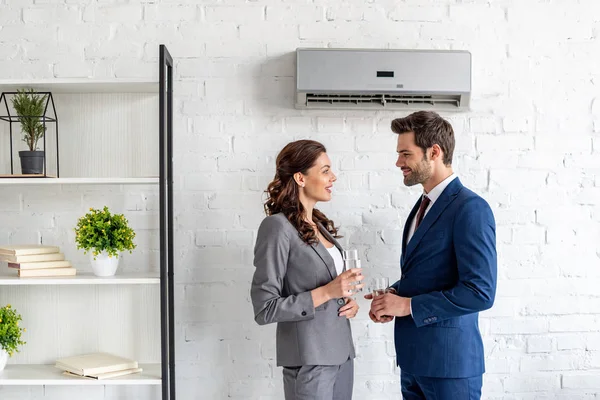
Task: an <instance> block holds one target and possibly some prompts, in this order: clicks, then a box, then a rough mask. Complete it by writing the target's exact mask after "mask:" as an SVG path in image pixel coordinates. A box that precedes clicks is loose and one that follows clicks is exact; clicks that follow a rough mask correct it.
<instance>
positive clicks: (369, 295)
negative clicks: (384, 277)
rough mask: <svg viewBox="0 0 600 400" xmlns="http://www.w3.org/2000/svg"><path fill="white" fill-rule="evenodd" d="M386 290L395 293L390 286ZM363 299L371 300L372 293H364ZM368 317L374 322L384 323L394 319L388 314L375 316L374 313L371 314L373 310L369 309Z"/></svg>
mask: <svg viewBox="0 0 600 400" xmlns="http://www.w3.org/2000/svg"><path fill="white" fill-rule="evenodd" d="M388 290H389V291H390V292H391V293H396V291H395V290H394V289H391V288H390V289H388ZM365 299H367V300H373V295H372V294H370V293H369V294H366V295H365ZM369 318H371V321H373V322H375V323H376V324H386V323H388V322H391V321H393V320H394V317H390V316H388V315H385V316H383V317H381V318H377V317H376V316H375V314H373V312H371V311H370V310H369Z"/></svg>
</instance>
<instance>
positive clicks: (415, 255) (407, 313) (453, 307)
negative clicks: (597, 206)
mask: <svg viewBox="0 0 600 400" xmlns="http://www.w3.org/2000/svg"><path fill="white" fill-rule="evenodd" d="M392 131H393V132H395V133H397V134H398V143H397V152H398V161H397V162H396V166H397V167H398V168H400V169H401V170H402V173H403V175H404V184H405V185H407V186H413V185H417V184H421V185H423V195H422V196H420V197H419V199H418V201H417V203H416V204H415V206H414V207H413V209H412V211H411V212H410V214H409V216H408V220H407V221H406V225H405V227H404V236H403V240H402V256H401V259H400V267H401V269H402V275H401V278H400V280H399V281H398V282H396V283H394V284H393V285H392V286H391V289H390V292H389V293H386V294H385V295H383V296H377V297H376V298H375V299H373V301H372V303H371V310H370V312H369V315H370V317H371V319H372V320H373V321H374V322H378V323H385V322H390V321H391V320H392V319H393V318H394V317H395V319H396V322H395V332H394V341H395V345H396V360H397V363H398V365H399V367H400V369H401V371H402V372H401V379H400V380H401V387H402V396H403V398H404V399H405V400H422V399H426V400H474V399H480V398H481V387H482V376H483V373H484V372H485V363H484V351H483V342H482V340H481V334H480V332H479V323H478V317H479V311H483V310H486V309H488V308H490V307H491V306H492V304H493V303H494V298H495V295H496V275H497V262H496V232H495V231H496V226H495V221H494V215H493V214H492V210H491V209H490V207H489V205H488V204H487V202H486V201H485V200H484V199H482V198H481V197H479V196H478V195H477V194H475V193H473V192H472V191H471V190H469V189H467V188H466V187H464V186H463V185H462V183H461V182H460V180H459V179H458V178H457V177H456V175H455V174H454V173H453V171H452V154H453V152H454V132H453V129H452V126H451V125H450V123H448V122H447V121H446V120H444V119H443V118H442V117H440V116H439V115H438V114H436V113H434V112H427V111H419V112H416V113H413V114H411V115H409V116H408V117H406V118H398V119H395V120H393V121H392ZM365 297H366V298H368V299H371V298H372V296H371V295H367V296H365Z"/></svg>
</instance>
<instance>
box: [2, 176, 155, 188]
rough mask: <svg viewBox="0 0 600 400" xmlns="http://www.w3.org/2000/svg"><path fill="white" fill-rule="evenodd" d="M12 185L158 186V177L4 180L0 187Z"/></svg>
mask: <svg viewBox="0 0 600 400" xmlns="http://www.w3.org/2000/svg"><path fill="white" fill-rule="evenodd" d="M12 185H158V177H157V176H156V177H142V178H4V179H0V186H12Z"/></svg>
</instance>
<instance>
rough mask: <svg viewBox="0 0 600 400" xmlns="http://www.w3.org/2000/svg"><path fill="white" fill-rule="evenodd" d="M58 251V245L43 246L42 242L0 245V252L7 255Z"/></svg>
mask: <svg viewBox="0 0 600 400" xmlns="http://www.w3.org/2000/svg"><path fill="white" fill-rule="evenodd" d="M59 252H60V249H59V248H58V246H45V245H42V244H13V245H4V246H0V254H1V255H8V256H24V255H32V254H48V253H59Z"/></svg>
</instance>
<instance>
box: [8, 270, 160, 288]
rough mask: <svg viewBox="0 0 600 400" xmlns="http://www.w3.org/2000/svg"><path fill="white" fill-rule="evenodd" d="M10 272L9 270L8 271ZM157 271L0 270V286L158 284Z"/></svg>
mask: <svg viewBox="0 0 600 400" xmlns="http://www.w3.org/2000/svg"><path fill="white" fill-rule="evenodd" d="M9 272H10V271H9ZM159 283H160V276H159V275H158V273H144V272H137V273H128V274H117V275H115V276H110V277H98V276H95V275H94V274H92V273H90V272H78V273H77V275H75V276H65V277H62V276H57V277H35V278H19V277H18V276H16V275H15V274H10V275H9V274H8V273H6V272H5V271H4V270H1V271H0V286H34V285H158V284H159Z"/></svg>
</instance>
